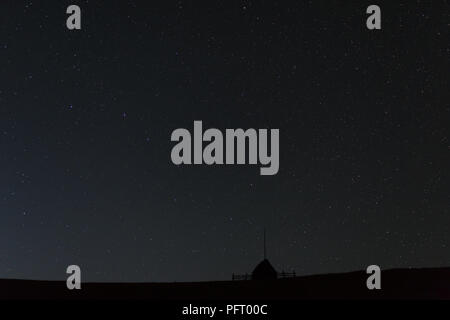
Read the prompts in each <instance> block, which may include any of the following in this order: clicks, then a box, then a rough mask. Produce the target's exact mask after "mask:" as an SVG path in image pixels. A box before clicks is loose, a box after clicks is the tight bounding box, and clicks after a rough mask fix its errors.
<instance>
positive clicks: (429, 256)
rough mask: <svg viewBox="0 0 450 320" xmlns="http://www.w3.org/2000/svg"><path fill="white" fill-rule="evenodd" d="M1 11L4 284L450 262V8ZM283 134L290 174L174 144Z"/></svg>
mask: <svg viewBox="0 0 450 320" xmlns="http://www.w3.org/2000/svg"><path fill="white" fill-rule="evenodd" d="M70 4H72V1H66V0H63V1H58V2H57V3H56V2H50V1H47V2H43V1H42V2H40V1H32V2H30V1H2V3H1V4H0V20H1V21H2V23H1V26H0V61H2V72H1V74H0V147H1V149H0V167H1V168H2V170H1V173H0V181H1V182H0V279H8V278H23V279H33V280H65V279H66V278H67V274H66V268H67V266H68V265H73V264H75V265H79V266H80V267H81V273H82V281H83V282H92V281H95V282H149V281H151V282H172V281H178V282H185V281H212V280H229V279H230V278H231V274H232V273H245V272H251V271H252V270H253V268H254V267H255V266H256V265H257V264H258V263H259V262H260V261H261V260H262V258H263V239H262V237H263V230H264V228H266V229H267V256H268V259H269V260H270V261H271V263H272V264H273V266H274V267H275V268H276V269H277V270H280V271H281V270H285V271H291V270H295V272H296V273H297V274H298V275H312V274H324V273H341V272H349V271H355V270H365V269H366V267H367V266H369V265H372V264H376V265H379V266H380V267H381V269H382V270H386V269H393V268H409V267H412V268H421V267H432V268H435V267H448V266H450V250H449V246H450V212H449V211H450V206H449V198H448V195H449V191H450V179H449V178H450V176H449V175H450V142H449V132H448V126H449V123H448V119H449V118H450V108H449V104H448V102H449V94H448V88H450V81H449V80H450V77H449V73H448V70H449V66H450V65H449V57H450V42H449V41H448V39H449V28H448V21H450V10H449V4H448V3H446V1H433V3H431V2H427V1H407V2H405V1H400V2H398V3H397V2H395V3H392V2H389V1H378V2H377V4H378V5H379V6H380V7H381V9H382V30H377V31H373V30H368V29H367V28H366V19H367V16H368V15H367V14H366V8H367V6H368V5H370V4H372V3H370V2H367V1H363V2H360V3H358V4H355V3H353V2H352V3H348V2H346V3H342V2H339V1H314V2H313V1H289V2H285V3H278V2H273V3H266V2H263V3H254V2H250V1H236V2H228V1H227V2H224V1H217V2H211V3H207V4H202V5H198V4H197V6H196V5H195V4H190V3H187V2H184V1H175V2H169V3H167V2H160V3H156V2H152V3H151V4H150V3H147V2H145V1H131V0H130V1H108V3H105V2H100V1H84V0H83V1H77V3H76V4H77V5H79V6H80V8H81V10H82V28H81V30H76V31H69V30H68V29H67V28H66V19H67V17H68V15H67V14H66V8H67V6H68V5H70ZM196 120H200V121H202V122H203V127H204V130H206V129H208V128H217V129H219V130H221V131H222V132H225V129H229V128H231V129H236V128H242V129H248V128H254V129H279V146H280V149H279V171H278V172H277V173H276V174H275V175H269V176H263V175H260V167H261V166H260V165H259V164H258V165H212V166H208V165H180V166H177V165H174V164H173V163H172V161H171V150H172V148H173V146H174V145H175V143H174V142H172V141H171V134H172V132H173V131H174V130H176V129H178V128H186V129H188V130H189V131H190V132H191V133H192V132H193V124H194V121H196Z"/></svg>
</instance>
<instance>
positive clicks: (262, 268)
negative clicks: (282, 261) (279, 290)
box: [252, 259, 277, 280]
mask: <svg viewBox="0 0 450 320" xmlns="http://www.w3.org/2000/svg"><path fill="white" fill-rule="evenodd" d="M276 278H277V271H276V270H275V268H274V267H273V266H272V265H271V264H270V262H269V260H267V259H264V260H263V261H261V262H260V263H259V264H258V265H257V266H256V267H255V269H254V270H253V272H252V279H253V280H267V279H276Z"/></svg>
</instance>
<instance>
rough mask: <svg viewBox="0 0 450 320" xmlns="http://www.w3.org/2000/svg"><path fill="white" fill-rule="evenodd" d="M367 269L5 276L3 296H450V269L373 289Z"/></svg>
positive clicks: (418, 272)
mask: <svg viewBox="0 0 450 320" xmlns="http://www.w3.org/2000/svg"><path fill="white" fill-rule="evenodd" d="M367 277H368V275H367V274H366V272H365V271H356V272H349V273H337V274H323V275H312V276H302V277H292V278H285V279H268V280H246V281H212V282H181V283H82V289H81V290H72V291H70V290H68V289H67V288H66V283H65V281H32V280H6V279H5V280H0V299H44V300H45V299H58V300H59V299H62V300H67V299H68V300H72V299H75V300H77V299H143V300H187V301H195V300H229V299H233V300H261V299H270V300H297V299H450V268H427V269H392V270H385V271H382V277H381V287H382V289H381V290H368V289H367V287H366V279H367Z"/></svg>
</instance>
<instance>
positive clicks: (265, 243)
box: [264, 228, 266, 260]
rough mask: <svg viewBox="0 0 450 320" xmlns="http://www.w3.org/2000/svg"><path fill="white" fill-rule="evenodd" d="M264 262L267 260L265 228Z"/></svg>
mask: <svg viewBox="0 0 450 320" xmlns="http://www.w3.org/2000/svg"><path fill="white" fill-rule="evenodd" d="M264 260H266V228H264Z"/></svg>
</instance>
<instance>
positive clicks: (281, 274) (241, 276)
mask: <svg viewBox="0 0 450 320" xmlns="http://www.w3.org/2000/svg"><path fill="white" fill-rule="evenodd" d="M296 276H297V274H296V273H295V271H292V272H285V271H282V272H277V278H278V279H284V278H295V277H296ZM231 280H233V281H242V280H252V275H251V274H249V273H245V274H234V273H233V274H232V275H231Z"/></svg>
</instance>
